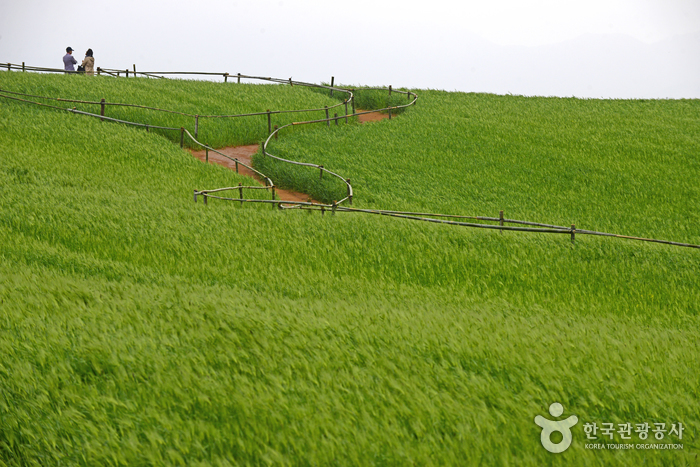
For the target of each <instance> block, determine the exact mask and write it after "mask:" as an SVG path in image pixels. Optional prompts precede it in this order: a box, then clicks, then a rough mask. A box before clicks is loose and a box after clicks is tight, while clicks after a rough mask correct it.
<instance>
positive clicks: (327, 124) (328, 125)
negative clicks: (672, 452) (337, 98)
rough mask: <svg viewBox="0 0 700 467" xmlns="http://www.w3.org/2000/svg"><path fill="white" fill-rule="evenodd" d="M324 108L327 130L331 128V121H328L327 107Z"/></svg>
mask: <svg viewBox="0 0 700 467" xmlns="http://www.w3.org/2000/svg"><path fill="white" fill-rule="evenodd" d="M325 108H326V126H327V127H328V128H330V127H331V121H330V120H329V119H328V106H327V105H326V106H325Z"/></svg>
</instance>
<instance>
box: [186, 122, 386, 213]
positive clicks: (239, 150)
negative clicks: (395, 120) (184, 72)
mask: <svg viewBox="0 0 700 467" xmlns="http://www.w3.org/2000/svg"><path fill="white" fill-rule="evenodd" d="M357 111H358V112H363V110H357ZM388 117H389V115H387V114H383V113H380V112H372V113H368V114H363V115H358V117H357V118H358V120H359V122H360V123H366V122H377V121H379V120H383V119H385V118H388ZM259 150H260V145H259V144H249V145H247V146H230V147H226V148H222V149H217V151H219V152H221V153H223V154H226V155H227V156H228V157H231V158H233V159H238V160H239V161H241V162H242V163H244V164H246V165H249V166H251V167H252V166H253V162H252V160H251V158H252V157H253V154H255V153H256V152H258V151H259ZM189 151H190V153H191V154H192V155H193V156H194V157H196V158H197V159H199V160H200V161H202V162H206V160H207V152H206V150H204V151H193V150H191V149H190V150H189ZM209 163H210V164H219V165H222V166H224V167H226V168H229V169H231V170H236V162H235V161H232V160H230V159H227V158H226V157H224V156H222V155H220V154H217V153H215V152H213V151H209ZM238 173H240V174H242V175H248V176H251V177H253V178H254V179H256V180H257V181H259V182H260V183H263V181H262V180H261V179H260V177H259V176H258V174H256V173H255V172H253V171H251V170H249V169H248V168H246V167H244V166H243V165H239V166H238ZM275 191H276V192H277V197H278V198H279V199H281V200H282V201H311V202H313V203H318V201H316V200H313V199H311V197H310V196H309V195H307V194H304V193H299V192H298V191H292V190H282V189H280V188H276V190H275Z"/></svg>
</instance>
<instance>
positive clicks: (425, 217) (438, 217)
mask: <svg viewBox="0 0 700 467" xmlns="http://www.w3.org/2000/svg"><path fill="white" fill-rule="evenodd" d="M6 66H7V70H8V71H12V70H21V71H25V72H26V71H30V72H50V73H66V71H65V70H62V69H57V68H42V67H31V66H26V65H25V63H22V64H21V65H17V64H12V63H7V65H6ZM97 73H98V74H102V73H104V74H107V75H110V76H115V77H121V74H122V73H124V76H125V77H129V74H131V75H133V76H138V75H142V76H146V77H148V78H163V79H165V75H182V76H189V75H200V76H222V77H223V78H224V81H225V82H227V81H228V78H230V77H235V78H236V79H237V82H238V83H240V81H241V79H248V80H263V81H268V82H273V83H278V84H287V85H290V86H295V85H297V86H306V87H314V88H323V89H327V90H329V91H330V93H331V96H332V95H333V92H334V91H335V92H340V93H346V95H347V96H348V98H346V99H345V100H344V101H342V102H340V103H338V104H336V105H333V106H331V107H324V108H323V109H286V110H266V111H265V112H253V113H247V114H237V115H194V114H188V113H184V112H179V111H175V110H168V109H160V108H156V107H149V106H142V105H138V104H127V103H116V102H111V103H110V102H106V101H105V100H104V99H102V100H101V101H100V102H96V101H84V100H73V99H63V98H58V97H47V96H37V95H31V94H24V93H19V92H14V91H9V90H5V89H0V98H5V99H11V100H15V101H20V102H24V103H31V104H35V105H39V106H43V107H48V108H52V109H57V110H65V111H69V112H71V113H74V114H78V115H84V116H89V117H94V118H100V119H101V120H106V121H111V122H115V123H122V124H127V125H132V126H137V127H141V128H146V130H148V129H159V130H165V131H179V132H180V145H181V146H183V141H184V136H185V135H187V137H188V138H190V140H191V141H192V142H193V143H194V144H195V145H197V146H199V147H201V148H203V149H205V150H206V151H207V154H208V151H212V152H214V153H216V154H219V155H221V156H223V157H225V158H227V159H229V160H231V161H233V162H235V165H236V172H238V167H239V165H242V166H244V167H245V168H247V169H248V170H250V171H251V172H253V173H254V174H256V175H257V176H258V177H259V178H260V179H261V180H263V181H264V183H265V186H259V185H256V186H243V185H242V184H239V185H238V186H234V187H224V188H215V189H208V190H194V201H195V202H197V199H198V197H199V196H202V198H203V200H204V203H205V204H207V200H208V199H209V198H212V199H219V200H226V201H238V202H240V203H241V205H242V204H243V203H264V204H271V205H272V206H273V207H277V208H279V209H282V210H286V209H304V210H318V211H321V213H322V214H324V213H325V212H326V211H331V212H332V213H333V214H335V213H336V212H354V213H363V214H374V215H381V216H389V217H396V218H401V219H409V220H417V221H423V222H431V223H439V224H447V225H457V226H462V227H471V228H480V229H491V230H500V231H501V232H503V231H511V232H531V233H552V234H566V235H570V236H571V242H572V243H574V242H575V236H576V234H578V235H593V236H603V237H612V238H621V239H628V240H636V241H642V242H652V243H660V244H666V245H672V246H679V247H687V248H696V249H700V245H694V244H690V243H681V242H674V241H669V240H658V239H651V238H643V237H634V236H629V235H620V234H613V233H606V232H598V231H594V230H586V229H577V228H576V226H575V225H573V224H572V225H571V227H564V226H557V225H551V224H544V223H537V222H529V221H523V220H517V219H506V218H504V216H503V211H500V215H499V217H487V216H463V215H453V214H439V213H416V212H405V211H390V210H373V209H357V208H351V207H347V206H342V204H343V203H344V202H346V201H347V202H348V203H349V204H350V205H352V199H353V188H352V185H351V184H350V179H346V178H344V177H343V176H341V175H339V174H337V173H335V172H333V171H331V170H328V169H327V168H325V167H324V166H323V165H319V164H313V163H308V162H298V161H293V160H289V159H285V158H282V157H279V156H275V155H274V154H272V153H270V152H269V151H268V145H269V143H270V142H271V140H272V139H273V138H277V137H278V135H279V133H280V132H281V131H282V130H283V129H287V128H291V127H293V126H297V125H309V124H317V123H326V124H327V125H328V126H330V122H331V121H334V122H335V123H336V124H337V123H338V120H342V119H345V121H346V122H347V121H348V117H356V116H359V115H363V114H367V113H372V112H377V111H386V112H388V114H389V118H391V112H392V110H394V111H395V110H400V109H404V108H408V107H410V106H413V105H415V104H416V102H417V100H418V95H417V94H415V93H413V92H411V91H403V90H397V89H393V88H392V87H391V86H389V88H381V87H369V88H362V90H378V91H383V92H386V91H388V93H389V95H391V94H392V93H399V94H405V95H406V96H407V98H408V100H409V102H408V103H407V104H404V105H398V106H390V107H386V108H383V109H377V110H370V111H362V112H357V111H356V109H355V94H354V92H353V90H350V89H344V88H341V87H336V86H334V85H333V82H334V78H331V85H330V86H326V85H322V84H315V83H305V82H302V81H293V80H292V79H291V78H289V79H287V80H285V79H278V78H271V77H259V76H250V75H243V74H241V73H237V74H235V75H231V74H229V73H214V72H137V71H136V65H134V68H133V71H131V70H129V69H125V70H118V69H106V68H98V69H97ZM16 96H22V97H29V98H32V99H44V100H53V101H56V102H68V103H80V104H87V105H100V106H101V113H100V114H99V115H98V114H94V113H90V112H85V111H81V110H77V109H76V108H63V107H58V106H55V105H49V104H44V103H41V102H35V101H31V100H29V99H23V98H21V97H16ZM348 103H351V104H352V109H353V111H352V114H349V113H348V111H347V105H348ZM343 105H344V106H345V114H344V115H340V116H338V115H337V114H336V115H335V116H333V117H330V115H329V110H332V109H334V108H337V107H339V106H343ZM105 106H124V107H134V108H142V109H147V110H152V111H156V112H169V113H173V114H179V115H183V116H187V117H192V118H194V119H195V122H194V128H195V135H194V136H193V135H192V134H191V133H190V131H189V130H187V129H185V128H183V127H181V128H173V127H163V126H156V125H149V124H144V123H138V122H130V121H126V120H120V119H116V118H111V117H106V116H105V115H104V108H105ZM314 111H323V112H325V115H326V118H321V119H317V120H308V121H302V122H292V123H289V124H286V125H283V126H281V127H275V128H274V130H272V128H271V116H272V115H274V114H281V113H299V112H306V113H308V112H314ZM261 115H267V116H268V132H269V135H268V137H267V139H266V140H265V142H264V143H263V145H262V148H261V149H262V154H263V156H266V157H270V158H273V159H275V160H278V161H280V162H283V163H287V164H293V165H298V166H304V167H310V168H313V169H316V170H319V177H320V178H322V177H323V174H324V172H325V173H327V174H328V175H330V176H333V177H336V178H338V179H339V180H341V181H342V182H343V183H344V184H345V185H346V187H347V196H346V197H345V198H343V199H341V200H340V201H334V202H333V203H332V204H325V203H315V202H304V201H287V200H277V199H276V196H275V191H276V186H275V185H274V183H273V181H272V180H271V179H270V178H269V177H268V176H267V175H265V174H263V173H262V172H260V171H259V170H257V169H255V168H253V167H251V166H249V165H247V164H245V163H243V162H242V161H240V160H238V159H237V158H232V157H230V156H228V155H226V154H224V153H222V152H220V151H218V150H216V149H214V148H212V147H210V146H208V145H206V144H204V143H202V142H200V141H198V140H197V128H198V123H199V119H200V118H243V117H252V116H261ZM234 190H237V191H238V194H239V197H238V198H231V197H226V196H219V194H223V193H225V192H230V191H234ZM243 190H266V191H268V192H271V199H269V200H266V199H255V198H244V197H243ZM458 219H461V220H458ZM466 219H469V220H473V221H481V222H496V224H482V223H476V222H465V221H463V220H466ZM506 224H514V225H506Z"/></svg>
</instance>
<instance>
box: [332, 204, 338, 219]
mask: <svg viewBox="0 0 700 467" xmlns="http://www.w3.org/2000/svg"><path fill="white" fill-rule="evenodd" d="M337 207H338V203H337V202H335V201H333V213H332V214H333V215H334V216H335V208H337Z"/></svg>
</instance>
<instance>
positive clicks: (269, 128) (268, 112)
mask: <svg viewBox="0 0 700 467" xmlns="http://www.w3.org/2000/svg"><path fill="white" fill-rule="evenodd" d="M270 133H272V116H271V115H270V109H267V134H268V135H269V134H270Z"/></svg>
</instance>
